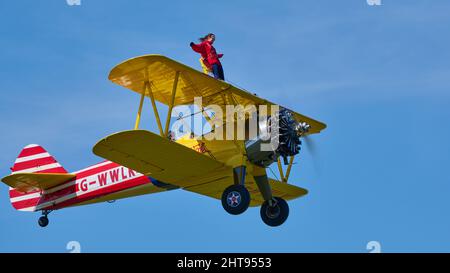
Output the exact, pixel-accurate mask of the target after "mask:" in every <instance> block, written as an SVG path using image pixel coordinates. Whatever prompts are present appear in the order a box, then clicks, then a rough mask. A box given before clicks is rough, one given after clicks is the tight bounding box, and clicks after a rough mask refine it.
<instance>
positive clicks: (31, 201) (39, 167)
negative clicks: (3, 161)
mask: <svg viewBox="0 0 450 273" xmlns="http://www.w3.org/2000/svg"><path fill="white" fill-rule="evenodd" d="M11 171H12V174H16V173H67V171H66V170H65V169H64V168H63V167H62V166H61V165H60V164H59V163H58V161H56V159H55V158H54V157H53V156H51V155H50V154H49V153H48V152H47V151H46V150H45V149H44V148H42V147H41V146H39V145H36V144H30V145H28V146H26V147H24V148H23V150H22V151H21V152H20V154H19V156H18V157H17V159H16V161H15V162H14V166H13V167H12V168H11ZM41 193H42V191H41V190H34V191H30V192H27V193H23V192H19V191H17V190H16V189H14V188H10V189H9V197H10V200H11V204H12V206H13V207H14V208H15V209H17V210H21V211H35V210H36V205H37V204H38V203H39V200H40V199H41V195H42V194H41Z"/></svg>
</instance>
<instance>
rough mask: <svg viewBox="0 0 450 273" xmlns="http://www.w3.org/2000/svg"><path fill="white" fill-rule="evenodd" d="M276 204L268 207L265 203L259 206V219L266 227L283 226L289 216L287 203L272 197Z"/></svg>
mask: <svg viewBox="0 0 450 273" xmlns="http://www.w3.org/2000/svg"><path fill="white" fill-rule="evenodd" d="M274 199H275V200H276V204H275V205H274V206H270V205H269V202H268V201H265V202H264V203H263V204H262V206H261V218H262V220H263V222H264V223H266V225H268V226H271V227H277V226H279V225H281V224H283V223H284V222H285V221H286V219H287V218H288V216H289V206H288V204H287V202H286V201H285V200H284V199H282V198H280V197H274Z"/></svg>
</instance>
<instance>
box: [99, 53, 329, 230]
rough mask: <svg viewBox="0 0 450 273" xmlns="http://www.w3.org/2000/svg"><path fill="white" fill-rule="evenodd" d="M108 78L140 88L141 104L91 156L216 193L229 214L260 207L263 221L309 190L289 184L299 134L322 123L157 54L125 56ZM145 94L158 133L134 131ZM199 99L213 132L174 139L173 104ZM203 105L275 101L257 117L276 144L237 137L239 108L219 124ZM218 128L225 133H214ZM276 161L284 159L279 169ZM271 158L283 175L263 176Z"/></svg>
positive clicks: (281, 214) (282, 215) (279, 217)
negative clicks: (128, 126) (162, 110)
mask: <svg viewBox="0 0 450 273" xmlns="http://www.w3.org/2000/svg"><path fill="white" fill-rule="evenodd" d="M109 79H110V80H111V81H112V82H114V83H116V84H118V85H120V86H123V87H125V88H127V89H129V90H132V91H134V92H136V93H138V94H140V103H139V109H138V111H137V117H136V122H135V126H134V130H129V131H123V132H119V133H115V134H112V135H109V136H107V137H105V138H103V139H101V140H100V141H99V142H98V143H97V144H96V145H95V146H94V148H93V152H94V153H95V154H96V155H98V156H101V157H103V158H105V159H108V160H110V161H113V162H116V163H118V164H120V165H123V166H125V167H127V168H130V169H132V170H135V171H137V172H140V173H142V174H145V175H148V176H150V177H152V178H154V179H156V180H158V181H164V183H166V184H167V185H172V186H173V187H177V188H182V189H184V190H186V191H190V192H195V193H198V194H202V195H206V196H210V197H213V198H216V199H219V200H221V201H222V205H223V207H224V209H225V210H226V211H227V212H228V213H230V214H234V215H237V214H241V213H243V212H244V211H245V210H246V209H247V208H248V207H249V206H261V217H262V220H263V221H264V222H265V223H266V224H267V225H269V226H279V225H281V224H282V223H283V222H284V221H285V220H286V219H287V217H288V214H289V207H288V204H287V202H286V201H285V200H292V199H295V198H298V197H301V196H303V195H305V194H307V190H306V189H303V188H300V187H297V186H294V185H291V184H288V183H287V182H288V179H289V175H290V172H291V168H292V165H293V162H294V157H295V155H296V154H298V152H299V148H300V147H299V146H300V144H301V142H300V138H301V137H304V136H306V135H310V134H315V133H319V132H321V131H322V130H323V129H325V128H326V125H325V124H324V123H322V122H319V121H317V120H314V119H312V118H309V117H307V116H304V115H301V114H299V113H296V112H295V111H292V110H289V109H287V108H284V107H281V106H278V105H277V104H275V103H272V102H270V101H268V100H265V99H263V98H260V97H258V96H256V95H255V94H251V93H249V92H247V91H244V90H242V89H240V88H237V87H236V86H233V85H232V84H230V83H227V82H224V81H220V80H216V79H214V78H212V77H210V76H208V75H206V74H204V73H201V72H199V71H197V70H195V69H193V68H191V67H188V66H186V65H183V64H181V63H179V62H176V61H174V60H172V59H170V58H167V57H165V56H161V55H145V56H140V57H136V58H132V59H130V60H127V61H125V62H123V63H121V64H119V65H117V66H116V67H115V68H113V69H112V71H111V73H110V75H109ZM145 97H148V98H149V99H150V101H151V105H152V108H153V112H154V116H155V118H156V123H157V125H158V129H159V132H158V133H153V132H150V131H146V130H140V129H139V125H140V118H141V114H142V106H143V102H144V99H145ZM198 97H200V98H202V102H203V105H196V106H197V108H198V109H200V112H201V114H202V115H203V118H204V119H205V120H206V121H208V122H209V123H210V124H211V131H210V132H208V133H206V134H203V135H200V136H198V135H197V136H195V135H194V134H193V133H192V132H191V133H186V134H184V135H182V136H181V137H179V138H178V139H176V140H174V139H173V138H171V137H170V134H171V130H170V124H171V117H172V112H173V109H174V107H177V106H180V105H191V106H192V105H195V102H196V100H195V99H196V98H198ZM157 102H159V103H162V104H164V105H167V106H168V114H167V117H166V118H165V120H164V119H163V120H161V118H160V114H159V111H158V107H157ZM205 104H207V105H216V106H218V107H219V108H221V109H222V110H223V111H224V112H225V109H226V107H227V106H238V105H240V106H243V107H248V106H255V108H256V109H259V107H261V106H266V107H268V108H271V109H273V108H275V107H278V110H277V111H276V112H275V113H276V114H272V115H269V114H267V115H266V116H267V119H266V120H265V121H264V122H261V121H257V125H258V126H257V127H258V128H257V129H258V130H257V132H258V133H261V132H262V130H263V129H264V128H263V127H271V129H272V130H270V128H269V130H267V131H266V132H271V136H272V135H273V132H274V131H275V130H274V129H273V128H275V127H276V128H277V133H278V135H276V137H277V140H278V142H277V143H276V147H275V148H274V149H269V150H267V149H265V150H263V149H261V146H262V145H263V144H268V143H269V140H268V139H267V136H266V138H265V139H263V138H262V137H261V135H262V134H257V135H256V136H252V137H251V136H249V134H245V135H244V137H243V138H242V137H238V134H236V133H234V131H233V130H232V129H231V128H233V129H234V128H235V124H237V123H238V122H237V120H238V119H239V118H238V117H236V115H237V114H236V115H235V114H234V113H233V114H232V118H234V119H232V120H231V121H229V120H226V121H223V122H219V123H217V120H216V117H215V116H214V113H211V112H208V111H207V109H206V108H207V107H204V105H205ZM255 108H252V109H255ZM246 109H247V108H246ZM257 111H258V110H257ZM253 117H254V115H252V114H244V115H243V116H242V115H241V117H240V118H241V119H243V120H244V122H243V123H242V124H244V125H245V126H246V128H248V127H249V126H248V124H249V123H250V121H251V120H252V119H253ZM230 124H231V126H229V125H230ZM220 129H222V132H223V133H221V134H222V135H226V136H228V137H227V138H222V139H220V138H212V137H211V136H212V134H214V133H216V132H218V131H220ZM236 130H237V129H236ZM230 131H233V132H232V133H231V134H230V133H229V132H230ZM230 135H231V138H230ZM272 146H273V145H272ZM281 159H284V164H286V165H287V167H286V168H285V169H286V170H285V171H284V170H283V167H282V160H281ZM272 163H276V164H277V166H278V169H279V173H280V176H281V181H277V180H274V179H270V178H268V176H267V173H266V168H267V167H268V166H269V165H271V164H272Z"/></svg>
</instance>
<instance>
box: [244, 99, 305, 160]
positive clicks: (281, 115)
mask: <svg viewBox="0 0 450 273" xmlns="http://www.w3.org/2000/svg"><path fill="white" fill-rule="evenodd" d="M308 129H309V125H308V124H307V123H299V122H297V121H296V120H295V119H294V116H293V114H292V112H291V111H289V110H287V109H284V108H282V109H280V111H278V112H277V114H275V115H274V116H270V117H268V119H267V120H262V121H260V122H259V123H258V132H259V134H258V136H257V137H256V138H255V139H252V140H248V141H246V142H245V149H246V152H247V158H248V159H249V160H250V162H252V163H253V164H256V165H258V166H261V167H268V166H269V165H270V164H272V163H273V162H275V161H277V160H278V157H280V156H281V157H283V159H284V162H285V164H287V157H288V156H294V155H296V154H298V153H299V152H300V149H301V143H302V142H301V140H300V137H301V136H302V135H303V134H304V133H306V132H307V131H308Z"/></svg>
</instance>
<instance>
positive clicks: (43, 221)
mask: <svg viewBox="0 0 450 273" xmlns="http://www.w3.org/2000/svg"><path fill="white" fill-rule="evenodd" d="M48 222H49V221H48V218H47V217H46V216H42V217H40V218H39V220H38V224H39V226H41V227H46V226H47V225H48Z"/></svg>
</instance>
